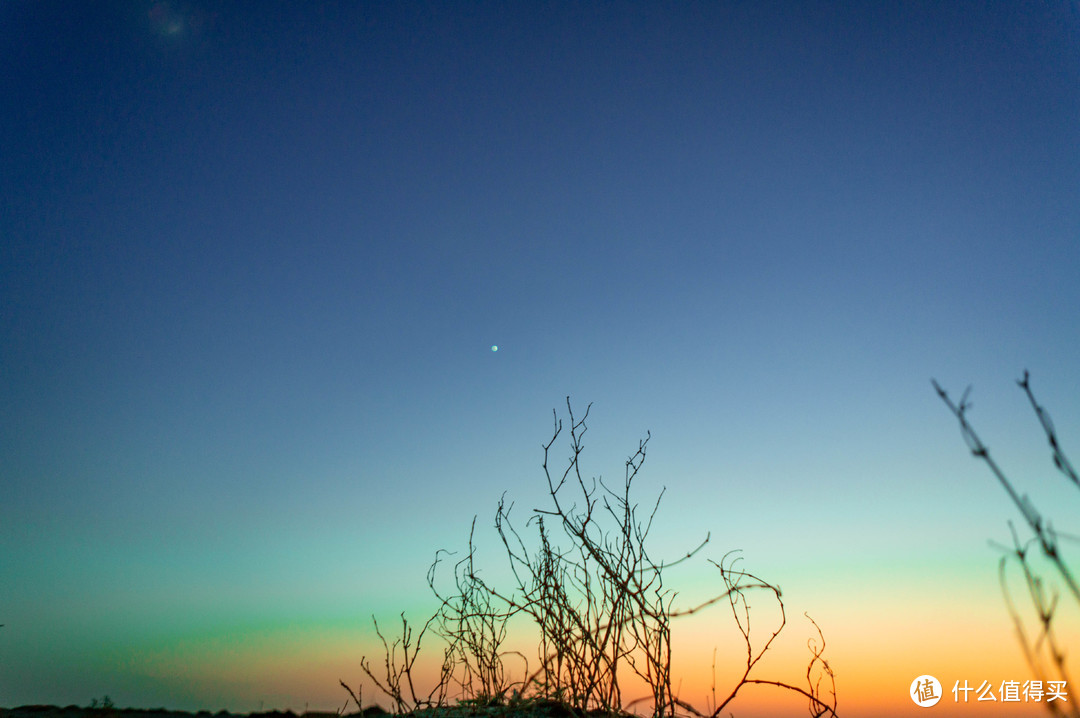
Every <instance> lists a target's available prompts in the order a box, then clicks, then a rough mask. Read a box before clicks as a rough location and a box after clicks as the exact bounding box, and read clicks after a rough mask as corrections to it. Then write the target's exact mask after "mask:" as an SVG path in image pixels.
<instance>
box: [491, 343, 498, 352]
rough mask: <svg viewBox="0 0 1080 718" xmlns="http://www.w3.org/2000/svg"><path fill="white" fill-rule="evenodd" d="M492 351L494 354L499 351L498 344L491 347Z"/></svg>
mask: <svg viewBox="0 0 1080 718" xmlns="http://www.w3.org/2000/svg"><path fill="white" fill-rule="evenodd" d="M491 351H493V352H497V351H499V345H498V344H492V345H491Z"/></svg>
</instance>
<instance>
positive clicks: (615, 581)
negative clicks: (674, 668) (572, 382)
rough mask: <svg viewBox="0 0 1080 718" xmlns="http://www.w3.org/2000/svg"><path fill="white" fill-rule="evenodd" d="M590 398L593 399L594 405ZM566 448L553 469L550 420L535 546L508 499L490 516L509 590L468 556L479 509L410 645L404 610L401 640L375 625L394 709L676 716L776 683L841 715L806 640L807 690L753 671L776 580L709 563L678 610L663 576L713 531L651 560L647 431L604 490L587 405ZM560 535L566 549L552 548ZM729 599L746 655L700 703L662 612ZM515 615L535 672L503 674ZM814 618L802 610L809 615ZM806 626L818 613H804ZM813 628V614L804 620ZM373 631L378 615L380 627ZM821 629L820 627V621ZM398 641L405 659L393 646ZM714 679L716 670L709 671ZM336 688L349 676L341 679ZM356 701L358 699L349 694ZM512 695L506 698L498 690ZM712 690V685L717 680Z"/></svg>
mask: <svg viewBox="0 0 1080 718" xmlns="http://www.w3.org/2000/svg"><path fill="white" fill-rule="evenodd" d="M590 406H591V405H590ZM567 410H568V412H569V431H568V434H569V443H570V456H569V459H568V462H567V465H566V468H565V470H563V471H562V472H561V473H557V474H553V473H552V471H551V469H550V468H549V458H550V454H551V450H552V447H553V446H554V445H555V443H556V441H557V440H558V439H559V437H560V436H561V435H562V433H563V424H562V422H561V421H560V420H559V418H558V415H557V414H556V416H555V428H554V433H553V435H552V437H551V440H550V441H549V442H548V443H547V444H545V445H544V447H543V449H544V462H543V469H544V475H545V477H546V479H547V487H548V494H549V497H550V499H551V502H552V505H551V507H550V508H548V509H534V511H533V513H532V515H531V516H530V517H529V518H528V520H527V521H526V524H525V525H526V526H532V527H533V528H534V529H535V531H536V541H537V544H538V546H537V547H536V548H535V549H533V550H530V548H529V546H528V545H527V543H526V541H525V539H524V538H523V537H522V535H521V534H520V533H519V532H518V531H517V529H515V528H514V526H513V523H512V522H511V511H512V508H513V504H508V503H507V501H506V498H505V496H504V497H503V498H502V499H500V501H499V504H498V508H497V510H496V513H495V528H496V531H497V532H498V534H499V537H500V538H501V540H502V543H503V546H504V548H505V550H506V553H507V557H508V559H509V565H510V569H511V574H512V576H513V586H512V587H511V589H510V590H509V591H506V590H504V589H500V588H496V587H494V586H490V585H488V584H487V583H485V582H484V581H483V580H482V579H481V578H480V576H479V574H478V572H477V571H476V568H475V565H474V556H475V551H474V543H473V535H474V531H475V519H474V521H473V527H472V529H471V530H470V533H469V544H468V553H467V554H466V555H465V556H464V558H462V559H460V560H459V561H457V562H456V563H455V564H454V567H453V579H454V583H453V590H452V591H443V590H441V589H439V588H438V586H437V581H436V573H437V570H438V568H439V566H441V565H444V564H445V563H446V557H447V556H450V555H451V554H449V553H447V552H445V551H440V552H438V553H437V554H436V557H435V562H434V563H433V564H432V566H431V568H430V569H429V571H428V585H429V586H430V587H431V590H432V592H433V593H434V594H435V596H436V598H437V599H438V601H439V609H438V611H437V612H436V613H435V615H434V616H432V617H431V618H430V619H428V622H427V623H425V624H424V628H423V630H421V631H420V633H419V635H418V636H417V639H416V642H415V645H414V644H413V643H412V640H411V638H412V634H411V631H410V629H409V626H408V624H407V623H406V622H405V619H404V616H402V638H401V639H398V640H397V641H395V642H394V643H392V644H388V643H387V641H386V639H384V638H383V637H382V634H381V633H379V634H378V635H379V637H380V639H381V640H382V642H383V647H384V650H385V653H386V659H385V661H384V663H385V667H386V670H385V676H384V677H382V678H381V679H380V678H377V677H376V676H375V675H374V673H373V671H372V669H371V667H370V665H368V664H367V662H366V659H365V660H364V661H362V663H361V668H362V669H363V670H364V672H365V674H366V675H367V676H368V678H370V679H371V680H372V681H374V683H375V685H376V687H378V688H379V689H380V690H381V691H382V692H383V693H384V694H386V695H387V696H388V697H390V699H391V700H392V701H393V703H394V707H395V709H396V711H397V712H398V713H402V712H406V711H408V710H413V709H416V708H422V707H427V706H433V705H440V706H441V705H443V701H444V699H445V697H446V694H447V691H448V688H449V687H450V686H451V685H454V686H456V690H457V693H458V695H459V697H460V698H459V699H463V700H465V701H467V702H471V703H488V702H499V703H501V702H504V701H507V700H509V701H510V702H511V703H515V702H521V701H546V702H551V701H554V702H557V703H558V704H559V705H561V706H563V707H565V708H568V709H569V710H571V711H572V712H574V713H576V714H578V715H584V714H585V713H586V712H590V711H599V712H603V713H606V714H621V713H624V712H625V711H627V710H628V709H629V708H630V707H632V706H634V705H637V704H639V703H648V704H651V707H652V710H651V714H652V715H653V716H655V717H656V718H666V717H668V716H671V717H674V716H676V715H690V716H698V717H700V718H705V717H706V716H708V717H709V718H717V716H719V714H720V712H721V711H722V710H724V709H725V708H726V707H728V706H729V704H730V703H731V702H732V701H733V700H734V699H735V697H736V694H738V692H739V690H740V689H741V688H742V687H743V686H746V685H750V684H763V685H771V686H775V687H778V688H781V689H784V690H786V691H792V692H795V693H798V694H801V695H802V696H803V697H805V698H806V699H807V700H808V701H809V704H808V708H809V712H810V714H811V715H812V716H816V717H820V716H826V715H829V716H835V715H836V692H835V683H834V682H833V673H832V670H831V669H830V668H829V665H828V663H827V662H825V660H824V658H823V657H822V656H823V652H824V648H825V644H824V639H823V638H822V639H821V644H820V647H819V646H818V645H817V643H816V642H814V641H811V642H809V643H808V647H809V649H810V653H811V659H810V662H809V665H808V666H807V671H806V677H807V687H806V688H805V689H804V688H800V687H796V686H794V685H792V684H789V683H786V682H783V681H777V680H766V679H763V678H758V677H756V674H755V669H756V668H757V667H758V662H759V661H760V659H761V658H762V656H763V655H764V654H765V652H766V651H768V650H769V647H770V646H771V645H772V643H773V641H774V640H775V639H776V637H777V636H778V635H779V633H780V632H781V630H782V629H783V628H784V626H785V625H786V618H785V617H784V604H783V602H782V601H781V599H780V589H779V588H777V587H775V586H773V585H772V584H769V583H768V582H766V581H763V580H762V579H760V578H758V577H756V576H754V575H753V574H751V573H749V572H746V571H743V570H741V569H739V568H738V567H737V565H736V564H737V561H738V560H737V559H733V560H729V557H730V556H731V554H729V556H726V557H725V558H724V560H723V561H721V562H720V563H718V564H715V563H714V565H715V566H716V567H717V568H719V569H720V578H721V582H722V591H721V592H720V593H719V594H718V595H716V596H714V597H712V598H710V599H709V600H707V601H704V602H703V603H700V604H699V605H696V606H693V607H691V608H686V609H676V608H675V607H674V601H675V598H676V593H675V592H674V591H673V590H672V589H671V588H670V587H669V586H667V585H666V584H665V571H666V569H669V568H672V567H675V566H677V565H679V564H681V563H684V562H687V561H689V560H690V559H692V558H694V557H695V556H696V555H697V554H698V553H699V552H700V551H701V550H702V549H703V548H704V547H705V546H706V544H707V543H708V542H709V537H708V536H706V537H705V539H704V540H703V541H702V542H701V543H700V544H699V545H698V546H697V547H695V548H694V549H692V550H691V551H689V552H687V553H686V554H685V555H683V556H682V557H680V558H678V559H676V560H674V561H671V562H664V561H656V560H654V559H653V558H652V557H651V556H650V554H649V552H648V551H647V549H646V539H647V538H648V535H649V532H650V530H651V528H652V525H653V520H654V518H655V516H656V513H657V509H658V508H659V505H660V499H661V498H662V497H663V491H661V493H660V496H659V497H658V498H657V499H656V502H655V503H654V504H653V505H652V508H651V510H650V511H649V512H648V514H647V516H644V515H642V514H639V512H638V506H637V504H635V503H634V502H633V500H632V498H631V486H632V484H633V482H634V479H635V478H636V477H637V475H638V473H639V472H640V470H641V467H642V465H643V463H644V461H645V453H646V447H647V444H648V441H649V436H648V435H646V438H645V439H643V440H642V441H640V442H639V444H638V448H637V451H636V452H635V453H634V454H633V455H632V456H630V457H629V458H628V459H627V461H626V466H625V472H624V476H623V481H622V483H621V485H619V486H617V487H615V488H612V487H609V486H608V484H606V483H605V482H604V481H603V480H602V479H599V478H596V479H586V478H585V476H584V475H583V474H582V471H581V465H580V457H581V453H582V451H583V447H584V445H583V443H582V439H583V437H584V435H585V433H586V431H587V427H586V424H585V421H586V419H587V418H588V415H589V409H588V408H587V409H586V410H585V413H584V415H582V416H581V417H580V418H575V417H574V413H573V409H572V407H571V405H570V400H569V398H567ZM559 537H563V538H564V539H565V540H568V542H569V548H561V547H560V546H559ZM755 591H764V592H766V593H767V594H770V595H771V597H772V598H773V599H775V601H776V602H777V604H778V606H779V609H780V617H781V618H780V622H779V624H778V625H777V626H775V627H774V628H773V630H772V633H771V635H770V636H769V637H768V639H767V640H766V641H765V642H764V643H762V644H758V645H756V646H755V642H754V641H753V640H752V639H751V628H750V617H751V611H750V604H749V602H748V600H747V597H748V595H749V594H750V593H751V592H755ZM725 599H726V600H727V601H728V603H729V605H730V607H731V610H732V615H733V616H734V619H735V622H736V624H737V626H738V629H739V632H740V634H741V635H742V638H743V641H744V643H745V647H746V654H747V660H746V665H745V670H743V671H742V674H741V676H740V677H739V679H738V682H737V683H736V685H735V686H734V687H733V688H732V689H731V691H730V693H729V694H728V696H727V697H726V698H725V699H724V700H723V701H722V702H721V703H719V704H716V701H715V698H714V700H713V706H712V710H711V711H709V712H707V713H703V712H701V711H699V710H698V709H696V708H695V707H694V706H692V705H690V704H689V703H687V702H685V701H684V700H682V699H680V697H679V696H678V695H676V693H675V691H674V690H673V687H672V674H671V622H672V619H673V618H677V617H680V616H688V615H691V614H694V613H697V612H698V611H701V610H703V609H705V608H707V607H709V606H712V605H713V604H716V603H719V602H721V601H723V600H725ZM515 616H523V617H527V618H528V619H531V622H532V623H533V624H534V625H535V626H536V628H537V629H538V630H539V645H538V656H537V658H538V661H539V666H538V668H537V669H536V670H534V671H532V672H531V673H530V672H529V669H528V660H527V659H525V657H524V656H521V655H520V654H517V655H518V656H519V658H521V659H522V660H523V661H524V662H525V667H526V670H525V678H524V679H523V680H522V681H520V682H511V681H509V680H508V678H507V674H506V670H505V666H504V658H506V657H507V656H508V655H509V653H508V652H506V651H504V650H503V648H502V646H503V643H504V640H505V638H506V635H507V623H508V621H510V620H511V619H512V618H514V617H515ZM808 618H809V617H808ZM811 623H813V621H812V620H811ZM813 625H814V627H815V629H817V624H816V623H815V624H813ZM429 626H431V627H433V628H434V630H435V631H436V632H437V633H438V634H439V635H440V636H441V637H442V638H443V639H444V640H445V641H446V644H447V648H446V650H445V653H444V661H443V666H442V670H441V673H440V678H439V683H438V685H437V686H436V687H435V688H434V689H433V690H432V692H431V693H429V694H428V695H427V696H425V697H421V698H418V697H417V694H416V692H415V690H414V688H413V681H412V669H413V666H414V662H415V660H416V654H417V652H418V651H419V648H420V642H421V640H422V638H423V636H424V633H425V631H426V630H427V629H428V627H429ZM376 632H377V633H378V625H377V624H376ZM817 632H818V637H819V638H821V631H820V629H817ZM399 648H400V651H401V653H402V654H403V655H402V656H400V657H399V656H398V650H399ZM823 680H827V681H828V684H829V687H828V690H829V698H828V699H826V698H825V697H823V693H822V686H821V683H822V681H823ZM714 682H715V680H714ZM641 684H644V685H645V686H646V687H647V695H645V696H641V697H637V698H634V699H631V700H627V699H628V698H629V696H627V695H626V691H627V690H631V689H632V687H634V686H638V685H641ZM342 685H343V686H345V684H344V683H342ZM345 687H346V689H347V690H349V692H350V695H352V697H353V699H354V701H355V702H357V703H358V704H359V698H358V696H356V695H353V694H352V691H351V689H348V686H345ZM508 691H512V692H511V693H510V695H509V696H507V692H508ZM714 694H715V688H714Z"/></svg>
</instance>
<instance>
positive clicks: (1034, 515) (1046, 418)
mask: <svg viewBox="0 0 1080 718" xmlns="http://www.w3.org/2000/svg"><path fill="white" fill-rule="evenodd" d="M931 383H932V384H933V386H934V389H935V390H936V391H937V394H938V396H939V397H941V400H942V401H943V402H945V404H946V406H948V407H949V410H950V411H952V413H953V415H954V416H956V418H957V420H958V421H959V422H960V431H961V433H962V434H963V437H964V441H965V442H966V443H967V445H968V448H969V449H971V453H972V454H973V455H974V456H975V458H977V459H980V460H982V461H983V462H984V463H985V464H986V465H987V467H989V469H990V471H991V473H993V475H994V477H995V478H997V480H998V483H999V484H1000V485H1001V487H1002V488H1003V489H1005V493H1007V494H1008V496H1009V498H1010V499H1011V500H1012V502H1013V504H1015V506H1016V508H1017V510H1018V511H1019V512H1020V515H1021V516H1022V517H1023V519H1024V523H1026V524H1027V527H1028V529H1029V530H1030V531H1031V537H1030V538H1028V539H1027V540H1024V541H1021V539H1020V537H1019V535H1018V534H1017V532H1016V528H1015V526H1014V525H1013V523H1012V522H1011V521H1010V522H1008V525H1009V531H1010V533H1011V534H1012V546H1011V547H1003V548H1004V555H1003V556H1002V558H1001V560H1000V562H999V564H998V575H999V578H1000V581H1001V590H1002V594H1003V595H1004V597H1005V604H1006V607H1007V608H1008V611H1009V615H1010V617H1011V618H1012V621H1013V626H1014V628H1015V630H1016V636H1017V639H1018V640H1019V642H1020V647H1021V650H1022V651H1023V653H1024V657H1025V659H1026V660H1027V663H1028V665H1029V666H1030V667H1031V669H1032V671H1033V672H1034V673H1035V676H1036V680H1039V681H1048V680H1053V681H1064V682H1065V685H1066V686H1067V685H1069V674H1068V670H1067V667H1066V655H1065V649H1064V647H1063V646H1062V645H1061V641H1060V639H1059V637H1058V635H1057V631H1056V630H1055V627H1056V625H1057V622H1056V620H1055V619H1056V617H1057V615H1058V608H1059V600H1060V598H1061V594H1060V591H1059V590H1057V589H1056V588H1055V587H1053V586H1050V585H1048V583H1047V580H1046V578H1045V577H1043V576H1042V575H1041V574H1040V573H1039V572H1038V570H1037V569H1036V568H1035V566H1034V565H1033V563H1032V556H1031V553H1030V552H1031V549H1032V548H1033V547H1037V550H1038V551H1039V553H1041V554H1042V556H1043V557H1044V558H1045V559H1046V560H1047V561H1048V562H1049V565H1050V566H1051V567H1052V570H1053V572H1054V573H1056V574H1057V577H1058V579H1059V580H1060V581H1061V583H1062V584H1064V586H1065V587H1066V589H1067V590H1068V593H1069V594H1070V595H1071V597H1072V601H1073V602H1074V603H1076V604H1078V605H1080V587H1078V586H1077V581H1076V578H1075V576H1074V574H1073V571H1072V569H1071V568H1070V567H1069V565H1068V563H1066V561H1065V559H1064V558H1063V557H1062V555H1061V550H1060V548H1059V546H1060V539H1062V538H1072V539H1073V540H1076V539H1075V537H1073V536H1069V535H1068V534H1062V533H1060V532H1058V531H1057V530H1056V529H1055V528H1054V527H1053V524H1052V523H1051V522H1050V521H1048V520H1046V519H1044V517H1043V515H1042V514H1041V513H1040V512H1039V511H1038V509H1036V508H1035V506H1034V505H1033V504H1032V503H1031V500H1030V499H1029V498H1028V496H1027V495H1026V494H1020V493H1017V490H1016V487H1015V486H1014V484H1013V482H1012V481H1011V480H1010V479H1009V478H1008V476H1007V475H1006V474H1005V472H1004V471H1003V470H1002V469H1001V468H1000V467H999V466H998V464H997V462H996V461H995V460H994V459H992V458H991V457H990V450H989V448H987V446H986V444H984V443H983V442H982V439H980V438H979V436H978V434H976V433H975V429H974V428H973V427H972V426H971V424H970V423H969V422H968V411H970V409H971V406H972V404H971V402H970V401H969V400H968V397H969V396H970V394H971V387H968V388H967V390H966V391H964V394H963V396H961V397H960V401H959V402H958V403H954V402H953V401H952V399H950V398H949V395H948V393H947V392H946V391H945V390H944V389H942V388H941V386H940V385H939V384H938V383H937V382H936V381H933V380H931ZM1016 383H1017V384H1018V385H1019V386H1020V388H1021V389H1023V391H1024V393H1025V394H1026V395H1027V398H1028V401H1029V402H1030V403H1031V407H1032V409H1033V410H1034V412H1035V416H1036V418H1038V420H1039V423H1040V425H1041V426H1042V430H1043V433H1044V434H1045V435H1046V439H1047V441H1048V442H1049V443H1050V452H1051V458H1052V459H1053V463H1054V467H1055V468H1056V469H1057V470H1058V471H1059V472H1060V473H1061V474H1063V475H1064V477H1065V478H1066V480H1067V481H1068V482H1069V483H1070V484H1071V485H1072V486H1073V487H1075V488H1078V489H1080V478H1078V477H1077V473H1076V470H1075V469H1074V468H1073V466H1072V464H1071V463H1070V462H1069V460H1068V458H1067V457H1066V456H1065V454H1064V452H1063V451H1062V449H1061V446H1060V444H1059V442H1058V437H1057V433H1056V432H1055V431H1054V425H1053V423H1052V422H1051V421H1050V415H1049V414H1048V413H1047V412H1046V410H1045V409H1044V408H1043V407H1042V406H1041V405H1040V404H1039V402H1038V401H1036V399H1035V394H1034V393H1033V392H1032V390H1031V381H1030V376H1029V374H1028V372H1027V371H1026V370H1025V371H1024V376H1023V378H1021V379H1019V380H1017V382H1016ZM1010 565H1013V566H1015V567H1016V568H1019V570H1020V573H1021V575H1022V576H1023V582H1024V586H1025V587H1026V589H1027V595H1028V600H1029V601H1030V604H1031V610H1032V612H1033V613H1034V614H1035V619H1036V624H1037V626H1038V627H1037V628H1036V630H1035V631H1034V635H1032V632H1029V631H1028V630H1027V629H1025V627H1024V622H1023V619H1022V618H1021V613H1020V611H1019V610H1018V608H1017V606H1016V602H1015V601H1014V599H1013V596H1012V594H1011V592H1010V591H1009V586H1008V580H1007V575H1008V568H1009V566H1010ZM1047 664H1049V667H1047ZM1045 705H1046V707H1047V709H1048V710H1049V711H1050V712H1051V713H1052V714H1054V715H1065V711H1066V710H1068V711H1069V715H1072V716H1075V717H1077V718H1080V708H1078V707H1077V705H1076V703H1075V702H1070V703H1069V704H1068V705H1067V707H1063V706H1062V704H1061V702H1060V701H1052V702H1050V701H1048V702H1046V703H1045Z"/></svg>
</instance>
